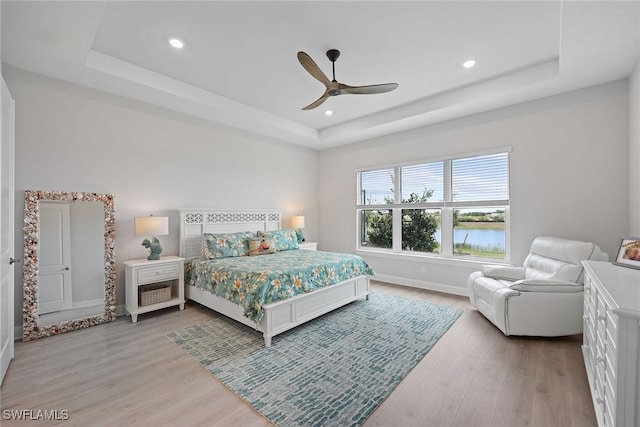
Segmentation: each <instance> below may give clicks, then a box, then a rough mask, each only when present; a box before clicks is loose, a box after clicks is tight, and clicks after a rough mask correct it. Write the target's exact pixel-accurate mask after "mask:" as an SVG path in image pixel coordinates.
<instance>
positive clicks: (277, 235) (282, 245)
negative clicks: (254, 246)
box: [258, 229, 299, 251]
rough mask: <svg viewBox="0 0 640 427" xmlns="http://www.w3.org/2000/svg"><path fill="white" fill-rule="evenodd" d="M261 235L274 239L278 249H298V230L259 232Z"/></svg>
mask: <svg viewBox="0 0 640 427" xmlns="http://www.w3.org/2000/svg"><path fill="white" fill-rule="evenodd" d="M258 235H259V237H266V238H271V239H274V240H275V242H276V250H277V251H288V250H291V249H298V247H299V246H298V234H297V233H296V230H288V229H287V230H274V231H261V232H258Z"/></svg>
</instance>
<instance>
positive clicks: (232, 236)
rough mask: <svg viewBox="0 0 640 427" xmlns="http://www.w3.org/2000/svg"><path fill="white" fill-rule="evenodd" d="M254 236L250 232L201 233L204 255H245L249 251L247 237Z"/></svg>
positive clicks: (211, 256)
mask: <svg viewBox="0 0 640 427" xmlns="http://www.w3.org/2000/svg"><path fill="white" fill-rule="evenodd" d="M252 237H255V236H254V235H253V233H252V232H250V231H246V232H240V233H228V234H212V233H204V234H203V235H202V249H203V253H204V257H205V258H208V259H214V258H216V259H217V258H229V257H238V256H245V255H247V253H248V252H249V239H251V238H252Z"/></svg>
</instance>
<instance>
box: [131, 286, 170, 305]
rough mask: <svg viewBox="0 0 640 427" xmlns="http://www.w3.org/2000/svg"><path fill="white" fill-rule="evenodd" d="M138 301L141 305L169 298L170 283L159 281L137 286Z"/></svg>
mask: <svg viewBox="0 0 640 427" xmlns="http://www.w3.org/2000/svg"><path fill="white" fill-rule="evenodd" d="M139 290H140V294H139V298H138V301H139V302H140V305H141V306H145V305H151V304H157V303H159V302H165V301H169V300H170V299H171V284H170V283H159V284H155V285H149V286H142V287H140V288H139Z"/></svg>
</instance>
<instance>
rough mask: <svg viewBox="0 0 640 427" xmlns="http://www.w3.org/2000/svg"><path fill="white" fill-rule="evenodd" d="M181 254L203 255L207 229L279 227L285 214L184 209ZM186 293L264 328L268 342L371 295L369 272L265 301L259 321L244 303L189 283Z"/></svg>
mask: <svg viewBox="0 0 640 427" xmlns="http://www.w3.org/2000/svg"><path fill="white" fill-rule="evenodd" d="M179 212H180V256H181V257H184V258H185V259H186V260H187V262H188V261H190V260H192V259H194V258H200V257H202V234H203V233H233V232H238V231H254V232H257V231H271V230H279V229H280V226H281V214H280V212H278V211H274V210H247V209H244V210H220V209H216V210H212V209H181V210H179ZM185 288H186V290H185V291H186V292H185V294H186V297H187V298H188V299H191V300H193V301H195V302H197V303H200V304H202V305H204V306H206V307H209V308H211V309H212V310H214V311H217V312H218V313H221V314H223V315H225V316H227V317H230V318H232V319H234V320H237V321H238V322H241V323H243V324H245V325H248V326H251V327H255V328H256V329H257V330H258V331H260V332H262V334H263V336H264V344H265V346H267V347H269V346H271V338H273V337H274V336H276V335H278V334H280V333H282V332H284V331H287V330H289V329H291V328H295V327H296V326H298V325H301V324H303V323H305V322H308V321H309V320H311V319H315V318H316V317H318V316H322V315H323V314H325V313H328V312H329V311H332V310H335V309H336V308H338V307H342V306H343V305H346V304H349V303H350V302H353V301H355V300H357V299H359V298H363V297H364V298H366V299H369V276H365V275H363V276H358V277H356V278H353V279H350V280H346V281H344V282H340V283H337V284H335V285H332V286H328V287H326V288H321V289H318V290H316V291H313V292H309V293H307V294H303V295H298V296H296V297H294V298H290V299H288V300H284V301H278V302H274V303H271V304H267V305H265V306H264V307H263V308H264V316H263V317H262V319H261V320H260V322H259V323H258V324H256V323H255V322H254V321H253V320H250V319H249V318H247V317H245V316H244V315H243V310H242V306H240V305H237V304H234V303H232V302H230V301H228V300H226V299H224V298H220V297H218V296H216V295H214V294H212V293H210V292H207V291H203V290H200V289H197V288H195V287H194V286H189V285H185Z"/></svg>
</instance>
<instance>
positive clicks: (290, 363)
mask: <svg viewBox="0 0 640 427" xmlns="http://www.w3.org/2000/svg"><path fill="white" fill-rule="evenodd" d="M461 314H462V310H459V309H455V308H450V307H444V306H440V305H435V304H430V303H426V302H421V301H416V300H412V299H407V298H401V297H397V296H393V295H386V294H379V293H374V294H372V295H371V297H370V300H368V301H367V300H359V301H356V302H353V303H351V304H349V305H347V306H345V307H342V308H339V309H337V310H335V311H332V312H330V313H328V314H326V315H324V316H322V317H320V318H318V319H315V320H312V321H310V322H308V323H306V324H304V325H301V326H298V327H297V328H294V329H292V330H290V331H288V332H285V333H283V334H281V335H277V336H275V337H274V338H273V340H272V344H271V347H268V348H267V347H265V346H264V340H263V338H262V334H260V333H259V332H256V331H255V330H253V329H252V328H250V327H247V326H245V325H242V324H240V323H237V322H235V321H233V320H230V319H227V318H225V317H224V316H221V317H220V318H215V319H212V320H209V321H206V322H203V323H200V324H197V325H195V326H191V327H188V328H185V329H182V330H179V331H176V332H172V333H171V334H169V335H168V338H169V339H170V340H172V341H173V342H175V343H176V344H177V345H179V346H180V347H181V348H182V349H183V350H184V351H185V352H187V353H188V354H190V355H191V356H193V357H194V358H195V359H196V360H197V361H198V362H199V363H200V364H201V365H202V366H203V367H204V368H206V369H207V370H209V371H210V372H211V373H212V374H213V375H214V376H216V377H217V378H218V379H219V380H220V381H221V382H222V383H223V384H225V385H226V386H227V387H228V388H229V389H231V390H232V391H234V392H235V393H236V394H238V395H239V396H240V397H241V398H242V399H244V400H245V401H246V402H247V403H248V404H249V405H251V406H252V407H253V408H254V409H255V410H256V411H258V412H260V413H261V414H262V415H263V416H265V417H266V418H267V419H269V420H270V421H271V422H273V423H274V424H275V425H277V426H280V427H293V426H341V427H342V426H358V425H361V424H362V423H363V422H364V421H365V420H366V419H367V417H368V416H369V415H370V414H371V413H372V412H373V411H374V410H375V409H376V408H377V407H378V406H379V405H380V404H381V403H382V402H383V401H384V399H385V398H386V397H387V396H388V395H389V394H390V393H391V392H392V391H393V390H394V389H395V387H396V386H397V385H398V384H399V383H400V381H401V380H402V379H403V378H404V377H405V376H406V375H407V374H408V373H409V371H411V369H412V368H413V367H414V366H415V365H416V364H417V363H418V362H419V361H420V360H422V358H423V357H424V356H425V355H426V354H427V352H428V351H429V350H430V349H431V348H432V347H433V346H434V344H435V343H436V342H437V341H438V339H440V337H442V335H444V333H445V332H446V331H447V330H448V329H449V328H450V327H451V325H453V323H454V322H455V321H456V319H457V318H458V317H459V316H460V315H461Z"/></svg>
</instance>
